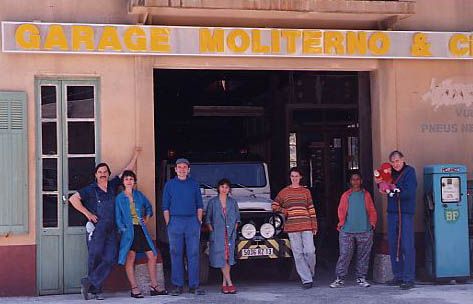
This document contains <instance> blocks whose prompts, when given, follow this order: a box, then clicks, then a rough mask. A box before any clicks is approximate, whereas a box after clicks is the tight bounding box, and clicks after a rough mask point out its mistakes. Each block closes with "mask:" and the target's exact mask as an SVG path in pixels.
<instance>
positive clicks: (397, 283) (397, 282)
mask: <svg viewBox="0 0 473 304" xmlns="http://www.w3.org/2000/svg"><path fill="white" fill-rule="evenodd" d="M385 284H386V285H388V286H401V284H402V280H399V279H392V280H389V281H386V283H385Z"/></svg>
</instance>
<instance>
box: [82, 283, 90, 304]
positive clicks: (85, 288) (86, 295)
mask: <svg viewBox="0 0 473 304" xmlns="http://www.w3.org/2000/svg"><path fill="white" fill-rule="evenodd" d="M89 288H90V282H89V279H88V278H82V279H81V280H80V293H81V294H82V297H84V300H88V299H90V295H89Z"/></svg>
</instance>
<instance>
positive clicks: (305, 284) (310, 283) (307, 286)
mask: <svg viewBox="0 0 473 304" xmlns="http://www.w3.org/2000/svg"><path fill="white" fill-rule="evenodd" d="M311 288H312V282H309V283H303V284H302V289H311Z"/></svg>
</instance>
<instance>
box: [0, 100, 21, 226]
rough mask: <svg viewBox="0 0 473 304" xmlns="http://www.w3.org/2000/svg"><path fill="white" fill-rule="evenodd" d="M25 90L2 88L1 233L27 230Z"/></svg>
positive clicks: (0, 123) (0, 135)
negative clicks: (6, 89) (5, 90)
mask: <svg viewBox="0 0 473 304" xmlns="http://www.w3.org/2000/svg"><path fill="white" fill-rule="evenodd" d="M26 123H27V116H26V93H24V92H0V172H1V175H2V176H3V178H2V182H1V183H0V235H5V234H10V233H25V232H27V231H28V134H27V127H26Z"/></svg>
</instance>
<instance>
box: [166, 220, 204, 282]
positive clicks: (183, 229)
mask: <svg viewBox="0 0 473 304" xmlns="http://www.w3.org/2000/svg"><path fill="white" fill-rule="evenodd" d="M168 236H169V248H170V251H171V281H172V283H173V284H174V285H175V286H178V287H183V286H184V245H185V248H186V256H187V270H188V272H189V288H197V287H199V283H200V282H199V263H200V259H199V254H200V250H199V247H200V223H199V220H198V219H197V216H171V218H170V220H169V224H168Z"/></svg>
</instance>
